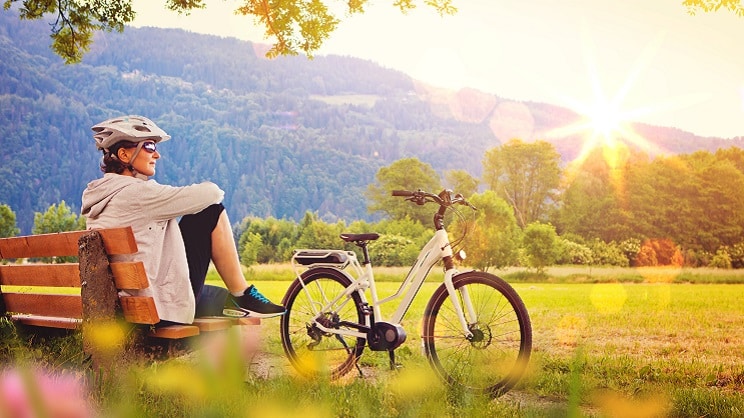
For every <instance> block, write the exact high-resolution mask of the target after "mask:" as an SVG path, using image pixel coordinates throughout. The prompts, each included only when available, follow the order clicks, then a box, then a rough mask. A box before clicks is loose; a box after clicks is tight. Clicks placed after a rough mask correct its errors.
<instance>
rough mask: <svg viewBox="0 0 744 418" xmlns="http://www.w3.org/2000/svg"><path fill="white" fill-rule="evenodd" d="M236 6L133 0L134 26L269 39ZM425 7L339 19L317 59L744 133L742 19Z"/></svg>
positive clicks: (609, 115)
mask: <svg viewBox="0 0 744 418" xmlns="http://www.w3.org/2000/svg"><path fill="white" fill-rule="evenodd" d="M239 3H240V2H239V1H237V0H207V1H206V4H207V7H206V9H204V10H198V11H193V12H192V13H191V14H190V15H189V16H183V15H178V14H177V13H175V12H171V11H169V10H167V9H166V8H165V2H164V1H153V0H134V1H133V5H134V9H135V11H136V12H137V18H136V20H135V22H134V23H133V26H156V27H171V28H173V27H175V28H183V29H186V30H189V31H192V32H197V33H208V34H214V35H219V36H225V37H235V38H239V39H244V40H251V41H254V42H261V43H270V40H266V39H265V38H264V37H263V28H261V27H260V26H258V25H257V24H256V23H255V22H254V19H253V18H252V17H250V16H237V15H235V14H234V13H233V10H235V8H237V6H238V5H239ZM328 3H329V4H336V5H341V6H343V4H344V2H343V1H341V0H328ZM417 3H418V4H419V6H418V7H417V8H416V9H415V10H413V11H411V12H409V13H408V14H405V15H404V14H402V13H401V12H400V11H399V10H398V9H397V8H395V7H394V6H393V0H369V4H368V5H367V6H366V8H365V10H366V11H365V13H364V14H355V15H353V16H346V15H344V14H341V15H340V16H339V18H341V19H342V22H341V24H340V25H339V27H338V28H337V29H336V31H334V32H333V33H332V34H331V36H330V38H329V39H328V40H326V42H325V44H324V45H323V47H322V48H321V50H319V51H318V52H316V53H315V55H316V56H321V55H328V54H338V55H345V56H353V57H359V58H363V59H368V60H371V61H374V62H377V63H378V64H380V65H382V66H384V67H387V68H393V69H396V70H400V71H402V72H404V73H406V74H409V75H410V76H412V77H413V78H415V79H418V80H420V81H423V82H425V83H429V84H432V85H435V86H439V87H445V88H451V89H460V88H463V87H470V88H475V89H478V90H481V91H484V92H487V93H492V94H495V95H497V96H499V97H501V98H504V99H509V100H514V101H535V102H543V103H550V104H554V105H558V106H563V107H567V108H570V109H573V110H575V111H577V112H579V113H582V114H585V115H589V116H590V117H592V118H594V120H595V121H599V120H604V121H605V122H606V123H609V124H611V125H615V124H619V123H621V122H624V121H631V122H644V123H649V124H653V125H658V126H665V127H675V128H679V129H683V130H685V131H689V132H692V133H694V134H697V135H700V136H715V137H722V138H732V137H737V136H744V53H743V52H744V51H742V49H741V45H740V42H741V40H742V39H744V17H737V16H736V15H735V14H733V13H731V12H728V11H719V12H716V13H702V12H700V13H698V14H696V15H695V16H691V15H690V14H688V13H687V9H686V8H685V6H683V5H682V0H561V1H556V0H454V4H455V6H456V7H457V8H458V12H457V13H456V14H455V15H453V16H450V15H446V16H439V15H438V14H437V13H436V12H434V11H433V10H432V9H431V8H430V7H428V6H425V5H423V1H418V2H417ZM598 123H599V122H598Z"/></svg>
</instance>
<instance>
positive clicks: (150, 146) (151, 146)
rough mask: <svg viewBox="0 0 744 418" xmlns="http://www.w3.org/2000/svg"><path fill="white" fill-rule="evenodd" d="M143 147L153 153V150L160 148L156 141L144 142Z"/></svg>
mask: <svg viewBox="0 0 744 418" xmlns="http://www.w3.org/2000/svg"><path fill="white" fill-rule="evenodd" d="M142 149H143V150H145V151H147V152H149V153H150V154H152V153H153V152H155V151H157V150H158V147H157V146H156V145H155V143H154V142H151V141H147V142H145V143H143V144H142Z"/></svg>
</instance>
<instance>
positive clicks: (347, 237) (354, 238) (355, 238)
mask: <svg viewBox="0 0 744 418" xmlns="http://www.w3.org/2000/svg"><path fill="white" fill-rule="evenodd" d="M340 237H341V239H342V240H344V241H346V242H361V241H374V240H376V239H377V238H380V234H375V233H370V234H347V233H343V234H341V235H340Z"/></svg>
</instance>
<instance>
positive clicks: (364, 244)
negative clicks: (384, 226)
mask: <svg viewBox="0 0 744 418" xmlns="http://www.w3.org/2000/svg"><path fill="white" fill-rule="evenodd" d="M355 244H356V245H357V247H359V248H361V249H362V257H363V260H362V265H363V266H366V265H367V264H369V263H370V261H369V250H368V249H367V241H356V242H355Z"/></svg>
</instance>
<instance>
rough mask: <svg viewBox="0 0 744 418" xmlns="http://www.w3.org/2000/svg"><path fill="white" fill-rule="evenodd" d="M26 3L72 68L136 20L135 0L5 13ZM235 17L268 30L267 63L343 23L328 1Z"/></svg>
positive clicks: (33, 3)
mask: <svg viewBox="0 0 744 418" xmlns="http://www.w3.org/2000/svg"><path fill="white" fill-rule="evenodd" d="M367 1H368V0H350V1H348V2H346V6H347V7H345V8H344V10H339V13H344V14H345V15H346V16H350V15H353V14H356V13H364V6H365V5H366V4H367ZM14 3H21V5H22V7H21V8H20V11H21V19H40V18H42V17H43V16H45V15H51V16H54V17H53V18H52V21H53V22H54V23H53V24H52V28H51V30H52V35H51V38H52V48H53V49H54V52H55V53H57V54H58V55H59V56H61V57H62V58H64V59H65V61H66V62H67V63H68V64H69V63H78V62H80V60H81V59H82V57H83V55H84V54H85V53H86V52H88V50H89V49H90V44H91V42H92V40H93V34H94V33H95V32H96V31H108V32H110V31H113V30H116V31H118V32H122V31H123V30H124V26H125V25H126V24H127V23H131V22H132V20H134V17H135V11H134V10H133V9H132V2H131V0H96V1H83V0H66V1H49V0H5V2H4V3H3V6H4V8H5V9H6V10H7V9H9V8H10V7H11V6H12V5H13V4H14ZM242 3H243V4H242V5H241V6H239V7H238V8H237V9H236V10H235V13H236V14H242V15H245V16H252V17H253V18H254V22H255V23H257V24H260V25H261V26H263V28H264V29H265V34H266V36H267V37H268V38H269V39H274V40H275V43H274V45H273V46H272V48H271V49H270V50H269V51H268V53H267V56H268V57H276V56H278V55H297V54H298V53H300V52H301V51H302V52H304V53H306V54H307V55H308V56H312V53H313V52H314V51H316V50H318V48H320V47H321V45H322V44H323V42H324V41H325V40H326V39H327V38H328V37H329V36H330V35H331V33H333V31H334V30H335V29H336V27H337V26H338V24H339V23H340V21H341V20H340V19H339V17H338V13H335V12H333V11H331V10H329V7H328V5H327V3H328V1H327V0H243V2H242ZM417 3H419V2H418V1H416V0H396V1H395V2H394V3H393V4H394V5H395V6H396V7H398V8H399V9H400V10H401V12H403V13H405V12H407V11H409V10H412V9H414V8H415V7H416V5H417ZM421 3H423V4H425V5H427V6H430V7H432V8H434V9H435V10H436V11H437V12H439V14H440V15H445V14H453V13H455V12H456V11H457V9H455V7H454V6H453V5H452V0H423V1H422V2H421ZM166 7H167V8H168V9H170V10H172V11H175V12H178V13H179V14H180V13H185V14H188V13H189V12H190V11H191V10H194V9H203V8H205V7H206V4H205V1H204V0H168V1H167V2H166Z"/></svg>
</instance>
